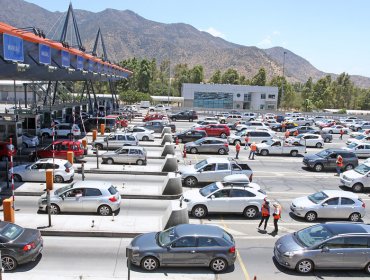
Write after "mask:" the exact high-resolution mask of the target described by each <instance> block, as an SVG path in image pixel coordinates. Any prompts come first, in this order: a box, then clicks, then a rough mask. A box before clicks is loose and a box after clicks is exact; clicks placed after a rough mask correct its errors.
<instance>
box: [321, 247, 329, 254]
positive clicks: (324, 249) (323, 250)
mask: <svg viewBox="0 0 370 280" xmlns="http://www.w3.org/2000/svg"><path fill="white" fill-rule="evenodd" d="M329 251H330V249H329V247H328V246H324V247H322V248H321V252H322V253H327V252H329Z"/></svg>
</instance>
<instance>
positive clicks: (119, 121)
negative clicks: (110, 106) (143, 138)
mask: <svg viewBox="0 0 370 280" xmlns="http://www.w3.org/2000/svg"><path fill="white" fill-rule="evenodd" d="M106 118H107V119H114V120H115V121H116V127H127V126H128V120H127V119H125V118H124V117H123V116H122V115H119V114H118V115H108V116H106Z"/></svg>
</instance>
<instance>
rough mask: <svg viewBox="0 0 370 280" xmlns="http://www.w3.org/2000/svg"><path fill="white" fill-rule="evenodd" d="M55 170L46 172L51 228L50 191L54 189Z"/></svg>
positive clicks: (47, 201)
mask: <svg viewBox="0 0 370 280" xmlns="http://www.w3.org/2000/svg"><path fill="white" fill-rule="evenodd" d="M53 173H54V172H53V169H47V170H46V203H47V212H48V221H49V227H51V212H50V204H51V203H50V191H52V190H53V188H54V174H53Z"/></svg>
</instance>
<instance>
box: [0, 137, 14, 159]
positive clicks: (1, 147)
mask: <svg viewBox="0 0 370 280" xmlns="http://www.w3.org/2000/svg"><path fill="white" fill-rule="evenodd" d="M16 154H17V150H16V148H15V146H14V145H10V143H9V142H4V141H0V159H1V160H2V161H6V160H10V157H11V156H13V157H14V156H15V155H16Z"/></svg>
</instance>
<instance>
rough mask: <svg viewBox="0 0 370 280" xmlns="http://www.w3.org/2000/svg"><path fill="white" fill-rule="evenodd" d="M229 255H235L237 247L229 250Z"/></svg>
mask: <svg viewBox="0 0 370 280" xmlns="http://www.w3.org/2000/svg"><path fill="white" fill-rule="evenodd" d="M229 253H231V254H235V246H233V247H231V248H229Z"/></svg>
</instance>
